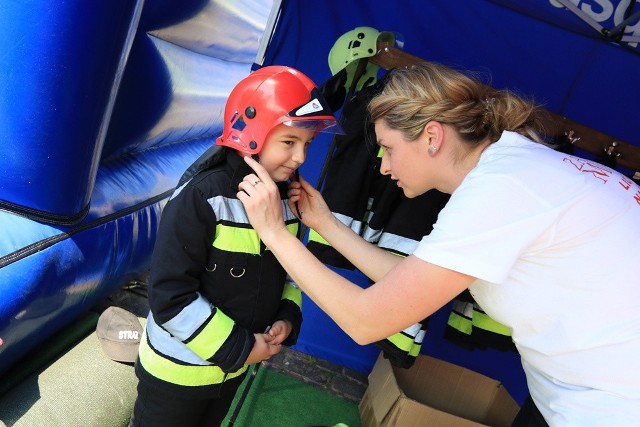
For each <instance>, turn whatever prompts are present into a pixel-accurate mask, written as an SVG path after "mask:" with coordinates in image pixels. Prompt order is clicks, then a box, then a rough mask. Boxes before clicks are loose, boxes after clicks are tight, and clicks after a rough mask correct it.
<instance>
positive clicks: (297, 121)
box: [216, 65, 344, 154]
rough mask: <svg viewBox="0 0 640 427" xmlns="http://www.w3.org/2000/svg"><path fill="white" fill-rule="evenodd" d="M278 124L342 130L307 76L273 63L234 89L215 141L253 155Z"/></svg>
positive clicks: (248, 77) (326, 130) (324, 129)
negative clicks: (220, 132)
mask: <svg viewBox="0 0 640 427" xmlns="http://www.w3.org/2000/svg"><path fill="white" fill-rule="evenodd" d="M280 124H285V125H288V126H294V127H302V128H305V129H311V130H314V131H315V132H329V133H344V132H343V131H342V129H341V128H340V125H338V122H337V121H336V118H335V117H334V115H333V112H332V111H331V110H330V108H329V106H328V104H327V102H326V101H325V100H324V98H323V97H322V95H321V94H320V90H319V89H318V88H317V87H316V85H315V83H313V81H312V80H311V79H310V78H309V77H307V76H305V75H304V74H303V73H301V72H300V71H298V70H295V69H293V68H291V67H285V66H279V65H272V66H268V67H263V68H260V69H258V70H256V71H254V72H253V73H251V74H249V76H247V77H246V78H244V79H243V80H241V81H240V82H239V83H238V84H237V85H236V87H234V88H233V90H232V91H231V94H230V95H229V99H227V105H226V107H225V110H224V127H223V130H222V135H221V136H220V137H219V138H217V139H216V144H217V145H226V146H227V147H231V148H234V149H236V150H238V151H243V152H247V153H251V154H256V153H259V152H260V150H261V149H262V145H263V144H264V141H265V140H266V138H267V135H268V134H269V132H271V130H272V129H273V128H275V127H276V126H278V125H280Z"/></svg>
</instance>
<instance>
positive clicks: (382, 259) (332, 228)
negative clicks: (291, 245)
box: [289, 177, 402, 282]
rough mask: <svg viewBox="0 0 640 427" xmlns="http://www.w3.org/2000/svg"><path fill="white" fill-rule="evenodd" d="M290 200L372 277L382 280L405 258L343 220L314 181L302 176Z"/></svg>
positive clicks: (307, 222)
mask: <svg viewBox="0 0 640 427" xmlns="http://www.w3.org/2000/svg"><path fill="white" fill-rule="evenodd" d="M289 203H290V204H291V205H294V204H296V203H297V208H298V209H294V208H293V206H292V209H291V210H292V211H294V212H300V213H301V214H302V215H301V217H300V218H299V219H300V220H301V221H302V222H304V224H305V225H306V226H308V227H310V228H312V229H313V230H315V231H316V232H317V233H318V234H320V235H321V236H322V237H323V238H324V239H325V240H326V241H327V242H329V244H330V245H331V246H332V247H333V248H334V249H335V250H337V251H338V252H340V253H341V254H342V255H343V256H344V257H346V258H347V259H348V260H349V261H350V262H351V263H352V264H353V265H354V266H356V268H358V269H359V270H360V271H361V272H362V273H364V274H365V275H366V276H367V277H368V278H370V279H371V280H372V281H374V282H375V281H377V280H380V279H381V278H382V277H383V276H384V275H385V274H387V272H389V270H391V269H392V268H393V267H394V266H395V265H396V264H397V263H399V262H400V261H401V260H402V258H401V257H399V256H397V255H394V254H392V253H390V252H389V251H386V250H384V249H381V248H380V247H378V246H376V245H373V244H371V243H369V242H367V241H366V240H365V239H363V238H362V237H361V236H359V235H358V234H356V233H355V232H354V231H353V230H352V229H350V228H349V227H347V226H346V225H344V224H343V223H341V222H340V221H339V220H338V219H337V218H336V217H335V216H334V215H333V213H332V212H331V210H330V209H329V207H328V206H327V204H326V202H325V201H324V198H323V197H322V195H321V194H320V192H319V191H317V190H316V189H315V188H313V186H311V184H309V183H308V182H307V181H306V180H305V179H304V178H302V177H300V178H299V181H294V182H292V183H291V185H290V189H289Z"/></svg>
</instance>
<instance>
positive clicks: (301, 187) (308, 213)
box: [288, 177, 334, 234]
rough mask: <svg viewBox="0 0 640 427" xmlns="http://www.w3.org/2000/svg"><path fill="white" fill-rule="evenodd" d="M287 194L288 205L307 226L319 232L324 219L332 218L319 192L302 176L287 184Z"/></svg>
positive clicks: (329, 219) (330, 219)
mask: <svg viewBox="0 0 640 427" xmlns="http://www.w3.org/2000/svg"><path fill="white" fill-rule="evenodd" d="M288 196H289V207H290V208H291V210H292V211H293V212H294V214H296V216H297V217H298V219H299V220H301V221H302V222H303V223H304V225H306V226H307V227H309V228H312V229H314V230H315V231H317V232H320V229H321V228H322V225H323V224H325V223H326V221H332V220H334V216H333V214H332V213H331V210H330V209H329V207H328V206H327V203H326V202H325V200H324V199H323V198H322V195H321V194H320V192H319V191H318V190H316V189H315V188H314V187H313V186H312V185H311V184H309V182H308V181H307V180H306V179H304V178H303V177H299V181H292V182H291V184H289V192H288ZM296 203H297V209H296ZM298 212H299V213H300V215H298ZM321 234H322V233H321Z"/></svg>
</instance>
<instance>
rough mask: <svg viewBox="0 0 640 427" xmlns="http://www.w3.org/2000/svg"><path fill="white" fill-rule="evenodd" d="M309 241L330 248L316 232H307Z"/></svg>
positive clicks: (311, 230)
mask: <svg viewBox="0 0 640 427" xmlns="http://www.w3.org/2000/svg"><path fill="white" fill-rule="evenodd" d="M309 241H310V242H311V241H314V242H318V243H322V244H323V245H327V246H331V245H330V244H329V242H327V241H326V240H325V239H324V238H323V237H322V236H321V235H319V234H318V232H317V231H315V230H313V229H310V230H309Z"/></svg>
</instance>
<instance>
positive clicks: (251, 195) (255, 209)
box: [237, 156, 288, 245]
mask: <svg viewBox="0 0 640 427" xmlns="http://www.w3.org/2000/svg"><path fill="white" fill-rule="evenodd" d="M244 160H245V162H247V164H248V165H249V166H251V168H252V169H253V170H254V172H255V173H251V174H249V175H247V176H245V177H244V179H243V180H242V181H241V182H240V184H239V185H238V189H239V191H238V194H237V196H238V199H239V200H240V201H241V202H242V204H243V205H244V208H245V210H246V211H247V216H248V217H249V222H251V225H252V226H253V228H254V229H255V230H256V231H257V232H258V234H259V235H260V238H261V239H262V241H263V242H265V244H267V245H268V241H269V239H270V238H276V236H277V234H278V233H279V232H282V231H284V232H286V233H288V231H287V230H286V228H285V225H284V219H283V217H282V201H281V200H280V192H279V191H278V187H277V186H276V183H275V182H273V179H271V177H270V176H269V174H268V173H267V171H266V170H265V169H264V168H263V167H262V165H260V164H259V163H258V162H256V161H255V160H254V159H252V158H251V156H246V157H245V158H244Z"/></svg>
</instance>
